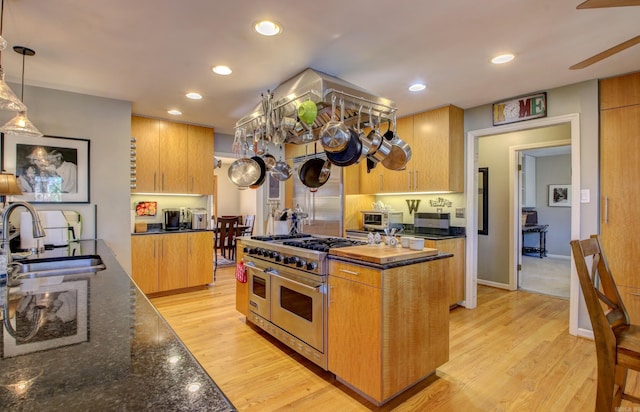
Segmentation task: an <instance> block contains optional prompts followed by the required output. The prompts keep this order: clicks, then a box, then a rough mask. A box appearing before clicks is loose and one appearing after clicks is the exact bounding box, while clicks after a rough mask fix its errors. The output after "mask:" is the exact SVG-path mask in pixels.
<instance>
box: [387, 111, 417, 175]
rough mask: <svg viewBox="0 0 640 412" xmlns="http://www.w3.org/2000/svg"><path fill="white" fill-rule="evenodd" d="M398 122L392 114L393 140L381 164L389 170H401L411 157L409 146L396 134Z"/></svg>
mask: <svg viewBox="0 0 640 412" xmlns="http://www.w3.org/2000/svg"><path fill="white" fill-rule="evenodd" d="M397 126H398V124H397V122H396V115H395V113H394V114H393V132H392V134H393V140H391V141H390V143H391V144H392V147H391V150H390V151H389V154H388V155H387V156H386V157H385V158H384V159H382V165H383V166H384V167H386V168H387V169H391V170H403V169H404V168H405V166H406V165H407V162H408V161H409V160H410V159H411V146H409V144H408V143H406V142H405V141H404V140H402V139H400V138H399V137H398V135H397V134H396V128H397Z"/></svg>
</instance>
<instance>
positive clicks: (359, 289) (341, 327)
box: [327, 275, 382, 399]
mask: <svg viewBox="0 0 640 412" xmlns="http://www.w3.org/2000/svg"><path fill="white" fill-rule="evenodd" d="M380 305H381V301H380V289H379V288H375V287H372V286H368V285H365V284H363V283H359V282H354V281H350V280H346V279H341V278H338V277H335V276H331V275H330V276H329V308H328V315H327V316H328V331H327V335H328V343H327V347H328V367H329V370H330V371H331V372H333V373H334V374H336V375H337V376H339V377H340V378H341V379H343V380H345V381H346V382H348V383H350V384H351V385H353V386H355V387H356V388H358V389H360V390H361V391H362V392H364V393H365V394H367V395H369V396H371V397H373V398H375V399H381V396H382V393H381V392H382V383H381V379H382V378H381V376H382V370H381V358H382V352H381V350H382V349H381V346H382V343H381V330H382V314H381V310H380ZM354 314H357V315H358V316H354Z"/></svg>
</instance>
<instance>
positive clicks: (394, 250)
mask: <svg viewBox="0 0 640 412" xmlns="http://www.w3.org/2000/svg"><path fill="white" fill-rule="evenodd" d="M329 254H330V255H334V256H342V257H347V258H351V259H356V260H362V261H365V262H371V263H377V264H380V265H383V264H385V263H394V262H400V261H403V260H409V259H417V258H421V257H427V256H434V255H437V254H438V249H432V248H424V249H422V250H412V249H409V248H401V247H389V246H372V245H361V246H348V247H341V248H336V249H330V250H329Z"/></svg>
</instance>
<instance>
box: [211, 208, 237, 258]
mask: <svg viewBox="0 0 640 412" xmlns="http://www.w3.org/2000/svg"><path fill="white" fill-rule="evenodd" d="M237 222H238V220H237V219H236V218H235V217H233V218H226V217H219V218H218V219H217V222H216V230H215V233H216V239H215V242H214V243H213V244H214V251H215V255H216V265H217V259H218V258H217V256H218V253H220V255H222V256H223V257H225V258H227V259H229V257H228V256H227V252H228V251H229V250H230V247H231V245H232V243H233V241H234V239H235V230H236V229H235V225H236V224H237Z"/></svg>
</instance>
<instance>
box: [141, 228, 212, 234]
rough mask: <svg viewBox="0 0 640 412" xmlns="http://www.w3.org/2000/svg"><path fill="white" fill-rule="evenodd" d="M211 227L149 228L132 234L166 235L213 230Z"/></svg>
mask: <svg viewBox="0 0 640 412" xmlns="http://www.w3.org/2000/svg"><path fill="white" fill-rule="evenodd" d="M213 231H214V230H213V229H179V230H165V229H162V228H160V229H155V228H151V229H148V230H147V231H146V232H137V233H132V234H131V235H132V236H138V235H157V234H162V235H168V234H174V233H194V232H213Z"/></svg>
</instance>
